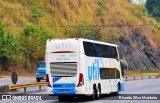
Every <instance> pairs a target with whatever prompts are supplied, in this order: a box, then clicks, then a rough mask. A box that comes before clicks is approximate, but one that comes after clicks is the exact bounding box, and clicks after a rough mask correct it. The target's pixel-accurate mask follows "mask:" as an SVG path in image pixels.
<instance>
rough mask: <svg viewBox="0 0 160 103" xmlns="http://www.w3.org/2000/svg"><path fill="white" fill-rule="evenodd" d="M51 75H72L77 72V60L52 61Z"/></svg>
mask: <svg viewBox="0 0 160 103" xmlns="http://www.w3.org/2000/svg"><path fill="white" fill-rule="evenodd" d="M50 69H51V75H52V76H58V77H66V76H69V77H72V76H75V75H76V74H77V62H65V63H64V62H62V63H61V62H58V63H56V62H54V63H50Z"/></svg>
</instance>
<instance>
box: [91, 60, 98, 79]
mask: <svg viewBox="0 0 160 103" xmlns="http://www.w3.org/2000/svg"><path fill="white" fill-rule="evenodd" d="M99 75H100V71H99V59H95V61H94V62H93V63H92V65H91V66H88V79H89V80H99V79H100V76H99Z"/></svg>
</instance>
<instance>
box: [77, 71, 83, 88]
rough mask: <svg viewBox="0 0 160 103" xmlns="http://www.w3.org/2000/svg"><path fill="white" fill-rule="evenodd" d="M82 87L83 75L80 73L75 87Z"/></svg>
mask: <svg viewBox="0 0 160 103" xmlns="http://www.w3.org/2000/svg"><path fill="white" fill-rule="evenodd" d="M82 85H84V78H83V74H82V73H80V74H79V82H78V85H77V87H80V86H82Z"/></svg>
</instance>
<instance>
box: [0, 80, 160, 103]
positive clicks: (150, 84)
mask: <svg viewBox="0 0 160 103" xmlns="http://www.w3.org/2000/svg"><path fill="white" fill-rule="evenodd" d="M32 93H33V94H46V91H45V90H43V91H42V92H36V93H35V92H32ZM120 94H159V95H160V78H157V79H144V80H130V81H126V83H125V91H123V92H120ZM46 96H48V95H46ZM114 97H115V96H114V95H105V96H103V97H102V98H101V99H100V100H95V101H88V100H87V99H85V98H79V99H74V102H83V103H106V102H107V103H128V102H129V103H159V102H160V100H110V99H114ZM0 102H1V103H14V102H16V103H22V102H23V103H60V102H59V101H58V99H57V97H56V96H53V100H43V101H0ZM68 102H71V101H68Z"/></svg>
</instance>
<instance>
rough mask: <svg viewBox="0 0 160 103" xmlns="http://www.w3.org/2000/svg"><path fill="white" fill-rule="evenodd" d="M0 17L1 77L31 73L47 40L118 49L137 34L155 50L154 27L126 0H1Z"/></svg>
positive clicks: (158, 33) (157, 28) (158, 32)
mask: <svg viewBox="0 0 160 103" xmlns="http://www.w3.org/2000/svg"><path fill="white" fill-rule="evenodd" d="M0 12H1V13H0V70H1V71H13V70H16V71H18V72H22V71H27V72H33V71H35V69H36V64H37V63H38V62H39V61H40V60H44V59H45V43H46V40H47V39H49V38H76V37H82V38H88V39H95V40H100V41H105V42H110V43H117V41H118V40H119V37H120V36H121V35H130V34H132V33H136V32H138V33H140V34H142V35H144V36H146V37H147V38H148V40H149V43H150V45H151V46H152V47H153V48H154V49H156V50H160V45H159V44H160V42H159V41H160V25H157V24H158V23H159V21H157V20H155V18H154V17H152V16H149V14H148V13H146V9H145V5H137V4H132V3H130V2H127V0H64V1H63V2H62V1H61V0H1V1H0ZM133 47H135V48H136V47H137V46H136V44H133Z"/></svg>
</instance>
